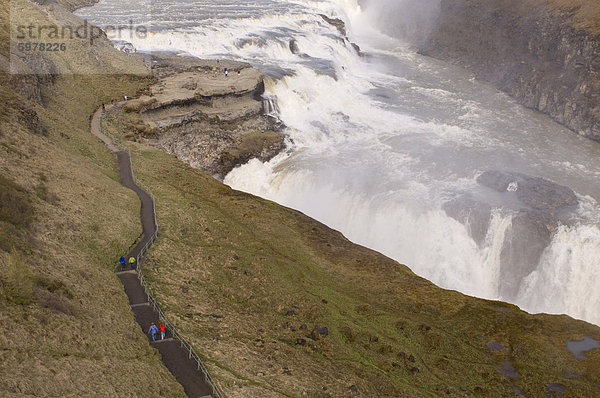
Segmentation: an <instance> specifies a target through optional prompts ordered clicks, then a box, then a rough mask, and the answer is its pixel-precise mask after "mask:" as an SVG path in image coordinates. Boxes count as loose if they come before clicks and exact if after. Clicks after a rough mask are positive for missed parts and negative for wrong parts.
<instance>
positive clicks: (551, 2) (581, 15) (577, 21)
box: [485, 0, 600, 35]
mask: <svg viewBox="0 0 600 398" xmlns="http://www.w3.org/2000/svg"><path fill="white" fill-rule="evenodd" d="M485 3H486V4H485V6H486V7H488V6H492V7H494V6H495V7H498V8H501V9H504V10H509V11H512V12H516V13H519V14H527V13H529V12H531V10H533V9H537V10H540V11H542V12H543V11H546V10H547V11H550V12H552V13H553V14H555V15H557V16H560V17H561V19H562V20H563V21H564V22H565V23H566V24H567V25H571V26H573V27H574V28H576V29H578V30H579V29H581V30H585V31H588V32H590V33H591V34H593V35H599V34H600V2H598V1H597V0H492V1H489V0H486V1H485Z"/></svg>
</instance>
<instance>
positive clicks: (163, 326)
mask: <svg viewBox="0 0 600 398" xmlns="http://www.w3.org/2000/svg"><path fill="white" fill-rule="evenodd" d="M158 330H160V339H161V340H164V339H165V332H166V331H167V328H166V327H165V324H164V323H162V322H161V323H160V325H158Z"/></svg>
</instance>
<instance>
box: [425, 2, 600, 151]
mask: <svg viewBox="0 0 600 398" xmlns="http://www.w3.org/2000/svg"><path fill="white" fill-rule="evenodd" d="M599 10H600V6H599V5H598V3H597V2H594V1H592V0H571V1H566V0H442V1H441V12H440V16H439V19H438V22H437V25H436V27H435V28H434V30H433V32H432V33H431V35H430V37H429V39H428V41H427V43H426V44H425V45H423V46H422V49H421V52H422V53H424V54H426V55H430V56H433V57H435V58H440V59H443V60H447V61H450V62H452V63H455V64H458V65H460V66H463V67H465V68H467V69H468V70H470V71H472V72H473V73H474V74H475V75H476V77H477V78H479V79H482V80H485V81H488V82H490V83H492V84H494V85H495V86H496V87H498V88H499V89H500V90H502V91H505V92H506V93H508V94H510V95H511V96H513V97H515V98H516V99H517V100H519V101H520V102H521V103H522V104H524V105H525V106H527V107H530V108H534V109H537V110H539V111H541V112H543V113H546V114H548V115H550V116H551V117H552V118H553V119H554V120H556V121H557V122H559V123H561V124H564V125H565V126H567V127H569V128H570V129H572V130H574V131H575V132H577V133H579V134H581V135H583V136H586V137H589V138H592V139H594V140H597V141H600V79H599V76H600V11H599Z"/></svg>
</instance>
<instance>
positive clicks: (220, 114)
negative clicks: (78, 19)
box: [124, 55, 284, 178]
mask: <svg viewBox="0 0 600 398" xmlns="http://www.w3.org/2000/svg"><path fill="white" fill-rule="evenodd" d="M150 63H151V65H152V71H153V74H154V76H155V77H156V78H157V83H156V84H154V85H152V86H151V87H150V89H149V91H148V92H147V93H146V95H143V96H141V97H139V98H137V99H135V100H131V101H129V102H128V103H127V104H126V105H125V107H124V109H125V111H127V112H129V114H130V119H129V127H130V131H131V132H132V133H131V134H130V136H129V138H133V139H144V140H146V141H147V142H148V143H150V144H151V145H154V146H157V147H159V148H161V149H163V150H165V151H166V152H169V153H171V154H174V155H176V156H177V157H178V158H179V159H181V160H183V161H184V162H186V163H188V164H190V165H191V166H193V167H196V168H199V169H202V170H205V171H207V172H209V173H211V174H212V175H214V176H215V177H217V178H223V177H224V176H225V175H226V174H227V173H228V172H229V171H231V170H232V169H233V168H234V167H236V166H238V165H240V164H243V163H246V162H247V161H248V160H250V159H252V158H257V159H260V160H261V161H267V160H269V159H271V158H272V157H273V156H275V155H276V154H277V153H279V152H280V151H281V150H282V149H283V147H284V142H283V141H284V137H283V136H282V135H281V134H280V133H279V132H278V130H280V129H281V127H282V125H281V123H280V122H279V120H278V119H277V118H276V117H274V116H273V115H266V114H265V112H264V110H263V98H262V94H263V93H264V80H263V79H264V77H263V75H262V73H261V72H260V71H258V70H257V69H254V68H252V67H251V66H250V65H248V64H246V63H241V62H236V61H214V60H212V61H205V60H199V59H196V58H191V57H177V56H169V55H158V56H156V55H153V56H152V57H151V62H150ZM225 71H227V73H225Z"/></svg>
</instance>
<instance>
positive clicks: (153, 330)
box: [148, 322, 158, 341]
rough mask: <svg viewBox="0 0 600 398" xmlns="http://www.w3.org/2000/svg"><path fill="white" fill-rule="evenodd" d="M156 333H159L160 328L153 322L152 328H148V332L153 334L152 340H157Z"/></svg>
mask: <svg viewBox="0 0 600 398" xmlns="http://www.w3.org/2000/svg"><path fill="white" fill-rule="evenodd" d="M156 333H158V328H157V327H156V325H155V324H154V322H152V325H150V329H148V334H151V335H152V341H156Z"/></svg>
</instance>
